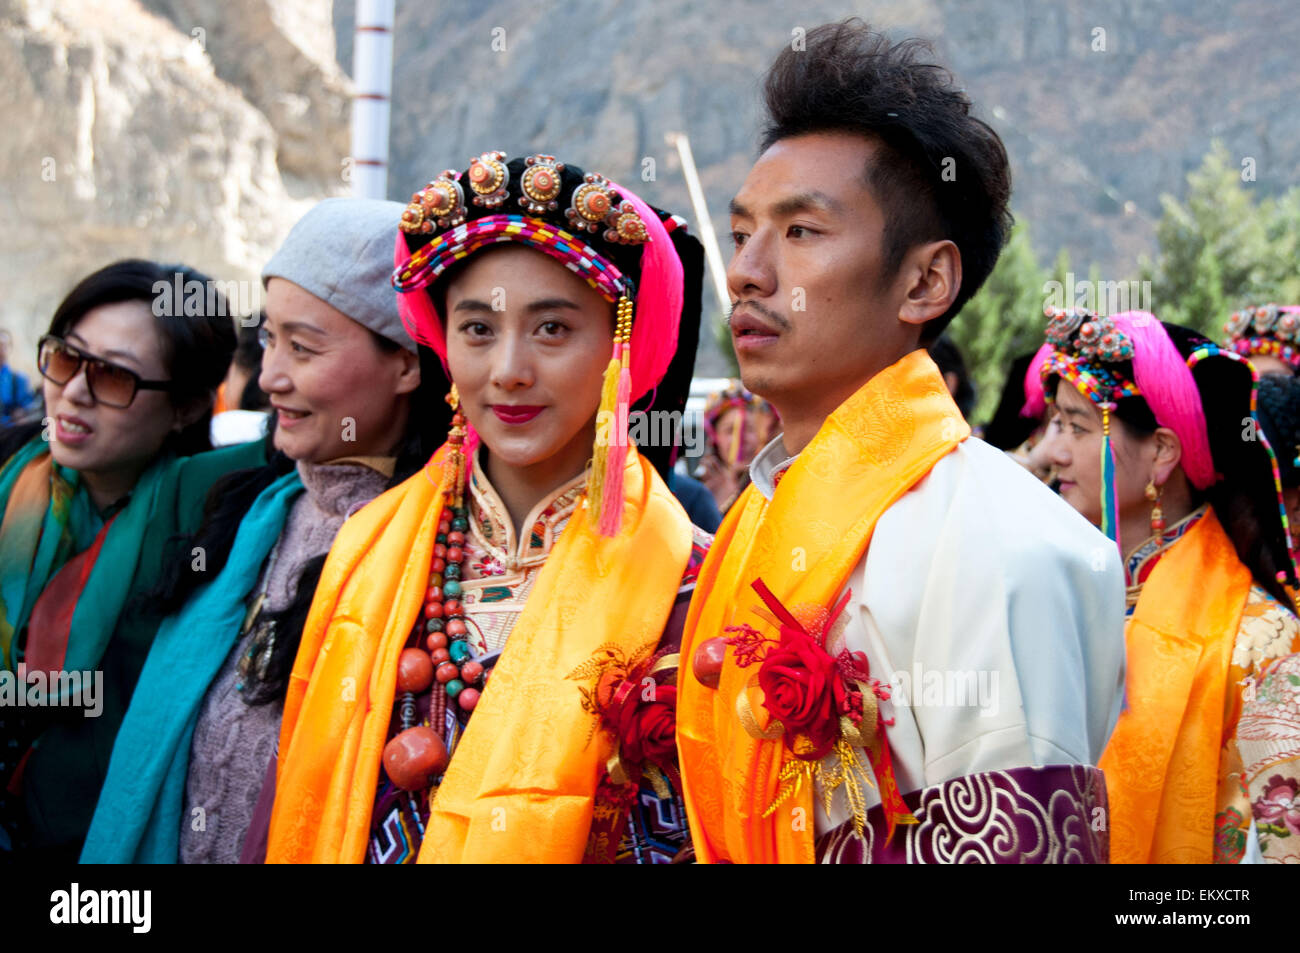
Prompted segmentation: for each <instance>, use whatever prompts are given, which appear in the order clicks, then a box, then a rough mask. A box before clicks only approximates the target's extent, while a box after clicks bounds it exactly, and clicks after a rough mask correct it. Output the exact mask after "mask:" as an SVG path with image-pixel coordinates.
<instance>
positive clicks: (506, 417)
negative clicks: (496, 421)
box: [492, 404, 546, 424]
mask: <svg viewBox="0 0 1300 953" xmlns="http://www.w3.org/2000/svg"><path fill="white" fill-rule="evenodd" d="M545 409H546V408H545V407H534V406H531V405H528V404H493V405H492V412H493V413H494V414H496V415H497V417H498V418H500V420H501V422H502V423H506V424H526V423H528V421H530V420H532V419H533V418H534V417H536V416H537V415H538V414H540V413H541V412H542V411H543V410H545Z"/></svg>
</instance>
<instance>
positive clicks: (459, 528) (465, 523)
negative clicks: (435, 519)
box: [451, 516, 469, 533]
mask: <svg viewBox="0 0 1300 953" xmlns="http://www.w3.org/2000/svg"><path fill="white" fill-rule="evenodd" d="M451 528H452V529H453V530H454V531H456V532H458V533H463V532H465V530H467V529H469V520H467V519H465V517H463V516H457V517H456V518H455V519H454V520H452V521H451Z"/></svg>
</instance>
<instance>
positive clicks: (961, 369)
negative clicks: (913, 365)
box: [926, 334, 975, 420]
mask: <svg viewBox="0 0 1300 953" xmlns="http://www.w3.org/2000/svg"><path fill="white" fill-rule="evenodd" d="M926 350H927V351H929V352H930V358H931V360H933V361H934V363H935V364H936V365H937V366H938V368H939V373H940V374H955V375H956V376H957V392H956V393H955V394H953V395H952V399H953V401H954V402H955V403H956V404H957V409H958V410H960V411H961V415H962V416H963V417H965V418H966V419H967V420H970V415H971V412H972V411H973V410H974V409H975V385H974V384H972V383H971V379H970V373H969V372H968V371H967V370H966V361H965V359H964V358H963V357H962V356H961V348H959V347H957V343H956V342H955V341H953V339H952V338H951V337H949V336H948V335H946V334H941V335H939V337H938V339H937V340H935V341H934V342H933V343H931V344H930V346H929V347H928V348H926Z"/></svg>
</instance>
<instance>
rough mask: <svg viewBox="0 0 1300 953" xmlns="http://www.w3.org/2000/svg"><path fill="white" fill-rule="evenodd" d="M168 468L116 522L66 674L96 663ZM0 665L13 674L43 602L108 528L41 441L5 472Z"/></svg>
mask: <svg viewBox="0 0 1300 953" xmlns="http://www.w3.org/2000/svg"><path fill="white" fill-rule="evenodd" d="M165 463H166V461H159V462H157V463H155V464H154V465H153V466H151V467H150V468H149V469H148V470H146V471H145V473H144V474H143V475H142V476H141V478H140V480H139V482H138V483H137V484H136V487H135V490H134V492H133V493H132V495H131V499H130V502H129V503H128V504H127V505H126V507H125V508H124V509H123V510H122V511H121V513H119V514H118V515H117V518H116V519H113V521H112V524H111V526H110V527H109V530H108V532H107V534H106V536H105V539H104V545H103V548H102V550H101V551H100V553H99V557H100V558H99V559H97V560H96V562H95V571H94V572H92V573H91V574H90V576H89V578H88V579H87V581H86V585H85V587H84V588H83V590H82V598H81V599H79V600H78V604H77V609H76V612H75V613H74V616H73V619H74V622H73V625H74V629H75V631H76V632H77V639H76V640H75V642H74V643H73V644H70V645H69V647H68V657H67V670H69V671H74V670H88V669H93V668H94V667H95V665H96V664H98V662H99V659H100V658H101V657H102V655H103V651H104V647H105V646H106V645H107V644H108V638H109V636H110V634H111V633H112V626H113V623H114V622H115V621H116V619H117V616H118V613H119V612H120V611H121V608H122V603H123V601H124V599H125V597H126V593H127V591H128V590H129V589H130V583H131V580H132V576H133V574H134V571H135V568H136V562H137V560H138V557H139V552H140V541H141V539H142V538H143V535H144V528H145V524H146V517H147V516H148V512H149V508H150V504H151V502H152V499H153V496H154V495H155V493H156V491H157V486H158V478H159V474H160V472H161V471H162V470H163V469H164V467H165ZM0 512H3V514H4V518H3V522H0V665H3V667H4V668H5V669H6V670H8V671H11V672H12V671H14V670H15V668H16V665H17V662H18V661H19V655H20V653H19V651H18V646H19V643H20V640H21V636H22V632H23V629H24V628H25V627H26V625H27V622H28V620H29V618H30V616H31V612H32V608H33V606H34V605H35V604H36V600H37V598H38V597H39V596H40V594H41V592H42V591H43V590H44V588H45V586H46V585H47V584H48V583H49V581H50V579H51V578H53V577H54V575H55V574H56V573H57V572H58V571H59V570H60V569H61V568H63V566H64V564H66V563H67V562H68V560H69V559H71V558H72V557H73V556H75V555H77V554H78V553H80V552H82V551H83V550H85V549H86V548H87V547H89V546H90V545H91V544H92V543H93V542H94V540H95V538H96V537H97V536H98V535H99V534H100V532H101V531H103V529H104V519H103V517H102V516H101V514H100V513H99V511H98V510H97V509H96V507H95V504H94V502H93V501H92V500H91V498H90V493H89V492H88V491H87V490H86V488H85V486H84V484H83V482H82V480H81V475H80V474H79V473H77V472H76V471H75V470H69V469H67V468H65V467H61V466H59V465H57V464H55V463H54V462H53V460H52V459H51V458H50V452H49V445H48V444H47V443H46V442H45V441H44V440H43V439H41V438H39V437H38V438H36V439H34V440H32V441H31V442H30V443H28V444H27V445H26V446H24V447H23V448H22V449H21V450H19V451H18V452H17V453H16V454H14V456H13V457H12V458H10V460H9V461H8V463H6V464H5V466H4V467H3V469H0Z"/></svg>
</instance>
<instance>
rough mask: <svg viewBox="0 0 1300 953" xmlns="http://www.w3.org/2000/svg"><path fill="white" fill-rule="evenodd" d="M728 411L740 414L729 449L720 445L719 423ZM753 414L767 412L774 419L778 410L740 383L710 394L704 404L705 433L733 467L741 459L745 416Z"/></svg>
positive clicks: (731, 384) (734, 383)
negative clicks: (735, 411)
mask: <svg viewBox="0 0 1300 953" xmlns="http://www.w3.org/2000/svg"><path fill="white" fill-rule="evenodd" d="M728 410H737V411H739V412H740V415H741V418H740V424H739V426H737V427H736V430H735V436H734V437H733V439H732V441H731V445H730V446H729V447H726V448H723V447H721V446H719V445H718V421H719V420H721V419H722V415H723V414H725V413H726V412H727V411H728ZM751 412H766V413H768V414H771V415H772V416H773V417H774V418H775V416H776V409H775V408H774V407H772V405H771V404H769V403H768V402H767V401H765V400H764V399H763V398H761V397H759V396H758V395H757V394H753V393H751V392H750V391H748V390H746V389H745V387H744V385H742V384H741V383H740V381H732V382H730V383H729V384H728V386H727V387H726V389H725V390H720V391H718V392H717V393H715V394H710V395H709V398H708V400H707V401H705V404H704V432H705V433H707V434H708V435H709V439H710V440H711V441H713V444H714V446H716V447H718V450H719V454H720V455H721V456H722V457H723V459H724V460H726V461H727V462H728V463H730V464H732V465H733V466H734V465H735V464H736V462H737V461H738V460H739V459H740V446H741V442H742V439H741V438H742V436H743V433H744V427H745V416H746V415H747V414H749V413H751Z"/></svg>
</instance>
